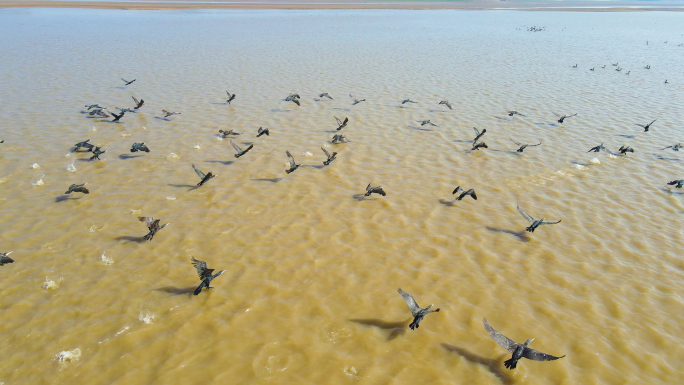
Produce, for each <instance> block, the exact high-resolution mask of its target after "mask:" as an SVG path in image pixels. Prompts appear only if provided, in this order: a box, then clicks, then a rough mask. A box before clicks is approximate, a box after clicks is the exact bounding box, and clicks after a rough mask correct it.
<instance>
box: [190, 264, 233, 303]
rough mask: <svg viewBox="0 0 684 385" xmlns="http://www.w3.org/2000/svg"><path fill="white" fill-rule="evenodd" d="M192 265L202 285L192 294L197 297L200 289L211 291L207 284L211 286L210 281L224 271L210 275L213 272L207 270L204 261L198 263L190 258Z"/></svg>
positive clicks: (212, 270)
mask: <svg viewBox="0 0 684 385" xmlns="http://www.w3.org/2000/svg"><path fill="white" fill-rule="evenodd" d="M192 264H193V265H195V268H196V269H197V275H199V278H200V279H201V280H202V283H200V285H199V286H198V287H197V289H195V292H194V293H193V294H195V295H197V294H199V293H201V292H202V288H205V287H206V288H207V289H212V287H211V286H209V284H211V281H212V280H213V279H214V278H216V277H218V276H219V275H221V274H223V272H224V271H225V270H221V271H219V272H218V273H216V274H214V275H212V273H213V272H214V269H208V268H207V263H206V262H204V261H200V260H198V259H195V257H192Z"/></svg>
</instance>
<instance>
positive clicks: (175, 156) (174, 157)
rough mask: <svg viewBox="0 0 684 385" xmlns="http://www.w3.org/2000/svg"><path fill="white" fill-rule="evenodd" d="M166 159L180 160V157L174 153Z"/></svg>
mask: <svg viewBox="0 0 684 385" xmlns="http://www.w3.org/2000/svg"><path fill="white" fill-rule="evenodd" d="M166 158H168V159H178V158H180V157H179V156H178V155H176V154H174V153H173V152H172V153H170V154H169V155H167V156H166Z"/></svg>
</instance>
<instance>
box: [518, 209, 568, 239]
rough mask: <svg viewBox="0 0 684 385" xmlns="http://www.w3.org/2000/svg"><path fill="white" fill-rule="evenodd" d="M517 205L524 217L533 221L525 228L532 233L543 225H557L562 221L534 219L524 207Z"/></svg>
mask: <svg viewBox="0 0 684 385" xmlns="http://www.w3.org/2000/svg"><path fill="white" fill-rule="evenodd" d="M517 207H518V211H519V212H520V214H521V215H522V216H523V217H525V219H527V221H528V222H530V223H531V225H530V226H529V227H526V228H525V230H527V231H529V232H531V233H533V232H534V230H535V229H536V228H537V227H539V226H541V225H555V224H557V223H560V220H559V221H558V222H544V218H542V219H534V218H532V217H531V216H529V215H528V214H527V213H526V212H524V211H523V209H521V208H520V206H517Z"/></svg>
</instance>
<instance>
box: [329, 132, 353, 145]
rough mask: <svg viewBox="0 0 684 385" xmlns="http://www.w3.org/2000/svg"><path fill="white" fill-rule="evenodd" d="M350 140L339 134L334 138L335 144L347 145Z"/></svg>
mask: <svg viewBox="0 0 684 385" xmlns="http://www.w3.org/2000/svg"><path fill="white" fill-rule="evenodd" d="M347 142H349V139H347V138H345V137H344V135H342V134H337V135H334V136H333V137H332V143H333V144H340V143H347Z"/></svg>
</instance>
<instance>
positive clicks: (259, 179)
mask: <svg viewBox="0 0 684 385" xmlns="http://www.w3.org/2000/svg"><path fill="white" fill-rule="evenodd" d="M252 180H253V181H257V182H271V183H278V182H280V181H281V180H283V178H252Z"/></svg>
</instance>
